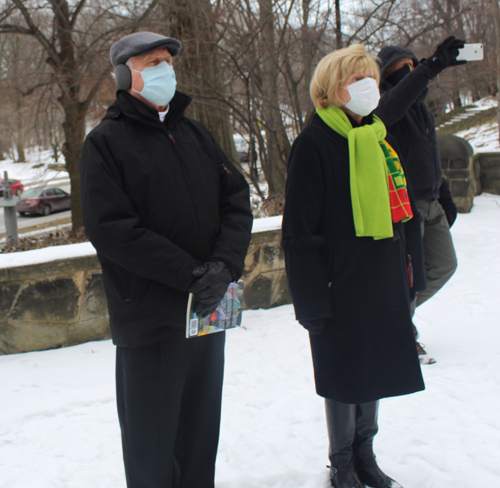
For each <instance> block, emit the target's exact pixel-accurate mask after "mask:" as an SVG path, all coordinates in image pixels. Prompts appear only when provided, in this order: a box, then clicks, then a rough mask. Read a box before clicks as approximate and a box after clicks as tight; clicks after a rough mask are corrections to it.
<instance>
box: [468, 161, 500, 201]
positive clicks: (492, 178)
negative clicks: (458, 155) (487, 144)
mask: <svg viewBox="0 0 500 488" xmlns="http://www.w3.org/2000/svg"><path fill="white" fill-rule="evenodd" d="M473 160H474V164H475V165H476V166H478V167H479V168H480V171H479V178H478V180H479V184H480V191H483V192H486V193H493V194H494V195H500V152H489V153H478V154H476V155H475V156H474V158H473Z"/></svg>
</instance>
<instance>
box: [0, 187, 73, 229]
mask: <svg viewBox="0 0 500 488" xmlns="http://www.w3.org/2000/svg"><path fill="white" fill-rule="evenodd" d="M59 188H61V189H63V190H64V191H67V192H69V190H70V188H69V184H62V185H60V186H59ZM68 218H71V210H64V211H63V212H55V213H53V214H50V215H47V216H46V217H45V216H43V215H24V216H20V215H19V214H18V215H17V228H18V230H19V234H22V229H26V228H28V227H30V228H31V227H35V226H40V228H44V227H47V226H50V222H54V225H58V221H61V220H63V219H65V220H68ZM59 223H62V222H59ZM31 230H36V229H30V231H31ZM3 234H5V219H4V215H3V209H1V208H0V236H2V235H3Z"/></svg>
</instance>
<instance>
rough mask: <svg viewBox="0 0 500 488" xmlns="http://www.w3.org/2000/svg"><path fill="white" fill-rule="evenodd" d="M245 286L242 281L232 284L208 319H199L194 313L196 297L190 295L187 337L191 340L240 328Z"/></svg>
mask: <svg viewBox="0 0 500 488" xmlns="http://www.w3.org/2000/svg"><path fill="white" fill-rule="evenodd" d="M243 286H244V283H243V282H242V281H238V282H237V283H230V284H229V286H228V288H227V291H226V294H225V295H224V298H223V299H222V300H221V302H220V303H219V305H218V307H217V309H216V310H215V312H214V313H212V314H210V315H207V316H206V317H198V315H197V314H196V313H195V312H193V310H192V305H193V303H194V296H193V294H192V293H190V294H189V299H188V305H187V313H186V337H187V338H188V339H190V338H192V337H199V336H203V335H207V334H213V333H214V332H222V331H223V330H228V329H234V328H235V327H240V326H241V319H242V316H243Z"/></svg>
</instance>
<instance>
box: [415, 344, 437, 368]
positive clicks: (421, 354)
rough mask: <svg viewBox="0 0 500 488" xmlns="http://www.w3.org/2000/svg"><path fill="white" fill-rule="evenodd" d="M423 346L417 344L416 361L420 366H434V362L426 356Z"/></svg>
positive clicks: (430, 357)
mask: <svg viewBox="0 0 500 488" xmlns="http://www.w3.org/2000/svg"><path fill="white" fill-rule="evenodd" d="M424 347H425V344H422V343H421V342H417V352H418V359H419V361H420V364H435V362H436V360H435V359H434V358H433V357H432V356H429V355H428V354H427V352H426V351H425V349H424Z"/></svg>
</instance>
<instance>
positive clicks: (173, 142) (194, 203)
mask: <svg viewBox="0 0 500 488" xmlns="http://www.w3.org/2000/svg"><path fill="white" fill-rule="evenodd" d="M165 130H166V131H167V135H168V138H169V139H170V141H171V142H172V145H173V146H174V150H175V154H177V159H178V160H179V162H180V164H181V167H182V172H183V173H184V178H185V180H186V182H187V186H188V188H189V193H190V195H191V200H192V202H193V205H194V208H195V211H196V221H197V222H198V235H199V236H200V244H201V249H202V252H203V254H204V253H205V246H204V241H203V239H202V238H201V222H200V213H199V211H198V205H197V204H196V200H195V198H194V194H193V189H192V188H191V185H190V184H189V178H188V175H187V172H186V167H185V166H184V163H183V161H182V158H181V156H180V154H179V151H178V150H177V143H176V142H175V138H174V136H173V134H172V133H171V132H170V130H169V129H167V128H166V127H165Z"/></svg>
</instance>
